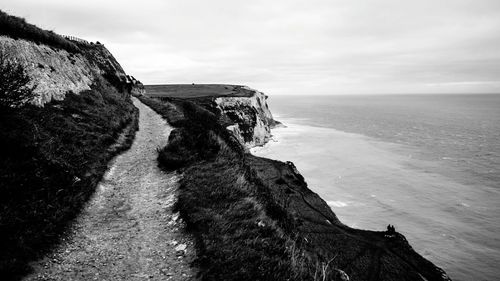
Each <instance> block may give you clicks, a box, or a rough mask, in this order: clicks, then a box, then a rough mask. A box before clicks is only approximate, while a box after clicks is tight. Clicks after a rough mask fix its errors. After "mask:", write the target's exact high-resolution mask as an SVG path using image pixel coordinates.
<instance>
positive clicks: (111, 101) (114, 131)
mask: <svg viewBox="0 0 500 281" xmlns="http://www.w3.org/2000/svg"><path fill="white" fill-rule="evenodd" d="M0 23H1V25H2V29H1V31H0V52H1V53H2V54H3V55H4V56H5V58H6V60H7V61H8V62H13V63H15V64H16V65H19V66H20V67H22V69H23V70H24V72H25V74H26V75H28V77H30V79H31V82H30V84H31V85H32V86H34V87H35V88H34V91H33V99H32V101H31V102H30V103H26V104H24V105H23V106H21V107H18V108H10V107H9V106H8V105H2V110H1V112H0V128H1V129H0V206H1V208H0V275H1V276H2V278H3V280H6V279H7V280H8V279H11V278H17V277H19V276H21V275H23V274H24V273H26V272H27V271H29V266H28V262H29V261H31V260H33V259H36V258H37V257H39V256H40V255H41V254H43V253H44V252H45V251H46V250H49V249H50V248H51V247H52V245H54V244H55V243H57V242H58V240H59V239H60V237H61V235H62V234H63V232H64V230H65V229H66V228H67V226H68V223H69V222H70V221H71V220H72V218H74V217H75V216H76V215H77V214H78V213H79V211H80V209H81V207H82V206H83V204H84V203H85V202H86V200H87V199H88V198H89V196H90V195H91V194H92V193H93V191H94V188H95V186H96V184H97V183H98V182H99V180H100V179H101V177H102V175H103V174H104V172H105V170H106V168H107V164H108V161H109V160H110V159H112V157H113V156H114V155H116V154H118V153H119V152H120V151H123V150H124V149H127V148H128V147H129V146H130V144H131V142H132V140H133V137H134V134H135V131H136V130H137V117H138V113H137V109H136V108H135V107H134V106H133V104H132V102H131V100H130V93H129V92H130V90H132V88H133V87H135V86H134V85H132V84H131V83H130V81H129V80H128V79H127V76H126V74H125V72H124V71H123V69H122V68H121V66H120V64H119V63H118V62H117V61H116V60H115V59H114V57H113V56H112V55H111V53H110V52H109V51H108V50H107V49H106V48H105V47H104V46H103V45H101V44H91V43H86V42H83V41H82V42H77V41H70V40H67V39H65V38H64V37H62V36H59V35H57V34H55V33H54V32H50V31H46V30H42V29H40V28H37V27H35V26H33V25H30V24H28V23H26V22H25V21H24V20H23V19H20V18H17V17H13V16H9V15H7V14H5V13H3V12H0ZM5 66H6V65H4V64H2V67H5ZM3 82H4V83H6V82H5V81H3ZM4 86H6V87H4V88H6V89H8V87H7V86H8V85H4Z"/></svg>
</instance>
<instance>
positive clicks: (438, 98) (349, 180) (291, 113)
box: [251, 94, 500, 281]
mask: <svg viewBox="0 0 500 281" xmlns="http://www.w3.org/2000/svg"><path fill="white" fill-rule="evenodd" d="M268 104H269V107H270V109H271V111H272V113H273V115H274V118H275V119H276V120H278V121H280V122H282V123H283V124H284V125H285V126H286V127H282V128H276V129H273V130H272V134H273V139H272V140H271V141H270V142H268V143H267V144H266V145H264V146H263V147H257V148H254V149H252V151H251V152H252V153H253V154H254V155H258V156H263V157H267V158H272V159H277V160H281V161H292V162H294V163H295V165H296V166H297V168H298V170H299V171H300V172H301V173H302V175H303V176H304V177H305V179H306V182H307V183H308V186H309V188H310V189H312V190H313V191H314V192H316V193H318V194H319V195H320V196H321V197H322V198H323V199H324V200H325V201H326V202H327V203H328V204H329V206H330V207H331V208H332V210H333V211H334V212H335V214H336V215H337V216H338V217H339V219H340V220H341V221H342V222H343V223H344V224H346V225H349V226H351V227H355V228H362V229H371V230H379V231H381V230H385V229H386V227H387V225H388V224H392V225H394V226H395V227H396V230H397V231H398V232H400V233H402V234H404V235H405V236H406V238H407V239H408V240H409V242H410V244H411V245H412V247H413V248H414V249H415V250H416V251H417V252H418V253H420V254H421V255H423V256H424V257H425V258H427V259H429V260H430V261H432V262H433V263H435V264H436V265H438V266H439V267H441V268H443V269H444V270H445V271H446V272H447V273H448V274H449V276H450V277H451V278H452V279H453V280H464V281H465V280H500V95H493V94H470V95H444V94H443V95H429V94H422V95H364V96H363V95H350V96H348V95H345V96H270V97H269V99H268Z"/></svg>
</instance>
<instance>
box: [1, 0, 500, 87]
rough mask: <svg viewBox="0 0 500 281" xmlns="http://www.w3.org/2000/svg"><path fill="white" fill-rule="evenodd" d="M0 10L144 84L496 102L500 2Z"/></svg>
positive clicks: (95, 2)
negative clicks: (115, 64)
mask: <svg viewBox="0 0 500 281" xmlns="http://www.w3.org/2000/svg"><path fill="white" fill-rule="evenodd" d="M0 9H2V10H4V11H6V12H8V13H10V14H13V15H16V16H21V17H25V18H26V19H27V20H28V21H29V22H31V23H34V24H36V25H38V26H40V27H42V28H45V29H51V30H54V31H55V32H57V33H60V34H68V35H74V36H77V37H81V38H84V39H87V40H91V41H96V40H98V41H100V42H101V43H104V45H106V47H108V49H110V51H111V52H112V53H113V54H114V55H115V57H116V58H117V59H118V61H119V62H120V64H121V65H122V66H123V67H124V69H125V71H126V72H127V73H128V74H131V75H133V76H135V77H136V78H138V79H139V80H141V81H143V82H144V83H145V84H164V83H191V82H194V83H230V84H245V85H249V86H251V87H253V88H257V89H259V90H261V91H264V92H265V93H267V94H270V95H274V94H276V95H277V94H353V93H468V92H470V93H478V92H496V93H500V0H412V1H407V0H377V1H374V0H363V1H361V0H356V1H355V0H325V1H315V0H307V1H293V0H267V1H260V0H242V1H240V0H217V1H214V0H211V1H207V0H199V1H193V0H142V1H132V0H113V1H106V0H78V1H72V0H0Z"/></svg>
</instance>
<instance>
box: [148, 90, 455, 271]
mask: <svg viewBox="0 0 500 281" xmlns="http://www.w3.org/2000/svg"><path fill="white" fill-rule="evenodd" d="M141 100H142V101H143V102H144V103H146V104H148V105H150V106H151V107H152V108H153V109H155V110H156V111H157V112H159V113H160V114H162V115H163V116H164V117H165V118H167V120H172V121H171V123H172V124H174V126H177V127H178V129H176V130H175V131H174V132H173V133H172V134H171V136H170V141H169V144H168V145H167V146H166V147H165V148H163V149H162V150H161V151H160V153H159V161H160V163H161V164H162V165H163V166H164V168H166V169H181V170H182V172H183V179H182V180H181V188H180V194H179V199H178V202H177V208H178V210H179V211H180V213H181V216H182V217H183V218H184V219H185V221H186V222H187V225H188V227H189V231H191V232H192V233H193V234H194V235H195V237H196V238H197V249H198V257H199V258H198V265H199V266H200V268H201V274H202V277H203V278H202V279H203V280H347V276H349V278H350V280H422V279H423V278H425V280H449V278H448V276H447V275H446V274H445V273H444V272H443V271H442V270H441V269H440V268H438V267H436V266H435V265H433V264H432V263H431V262H429V261H427V260H426V259H424V258H423V257H422V256H420V255H419V254H418V253H416V252H415V251H414V250H413V249H412V248H411V246H410V245H409V244H408V242H407V241H406V239H405V238H404V236H403V235H401V234H399V233H388V232H376V231H367V230H358V229H353V228H350V227H348V226H346V225H344V224H342V223H341V222H340V221H339V220H338V219H337V217H336V216H335V214H334V213H333V212H332V211H331V209H330V208H329V207H328V205H327V204H326V202H325V201H323V200H322V199H321V198H320V197H319V196H318V195H317V194H316V193H314V192H312V191H311V190H310V189H309V188H308V187H307V184H306V182H305V180H304V178H303V177H302V176H301V175H300V173H299V172H298V171H297V169H296V168H295V166H294V165H293V163H290V162H288V163H283V162H280V161H274V160H270V159H265V158H259V157H255V156H252V155H250V154H247V153H245V152H244V148H243V146H242V144H241V143H240V142H238V141H234V139H235V138H234V136H233V135H232V134H231V133H229V131H227V130H225V127H226V125H227V123H224V120H227V118H225V117H224V116H222V115H223V112H219V111H217V109H216V108H214V107H213V106H211V105H210V103H209V102H207V100H206V99H205V100H200V99H198V98H197V99H182V100H181V99H175V98H162V99H161V100H154V99H150V98H147V97H142V98H141ZM200 101H201V102H200ZM173 108H175V109H176V112H177V113H175V114H173V113H172V109H173ZM186 109H188V110H186ZM179 112H181V113H182V114H179ZM179 116H182V118H181V121H179V120H178V119H175V120H174V119H172V118H173V117H179ZM193 155H196V157H193Z"/></svg>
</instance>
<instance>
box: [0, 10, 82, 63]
mask: <svg viewBox="0 0 500 281" xmlns="http://www.w3.org/2000/svg"><path fill="white" fill-rule="evenodd" d="M0 26H1V27H2V28H0V35H6V36H9V37H11V38H14V39H18V38H19V39H25V40H27V41H31V42H35V43H37V44H45V45H48V46H52V47H54V48H57V49H64V50H66V51H68V52H70V53H78V52H80V49H79V48H78V46H77V45H76V44H74V43H73V42H71V41H69V40H67V39H66V38H64V37H62V36H60V35H58V34H56V33H55V32H53V31H49V30H44V29H41V28H39V27H37V26H35V25H33V24H30V23H27V22H26V20H25V19H23V18H20V17H16V16H11V15H9V14H7V13H5V12H3V11H1V10H0Z"/></svg>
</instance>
